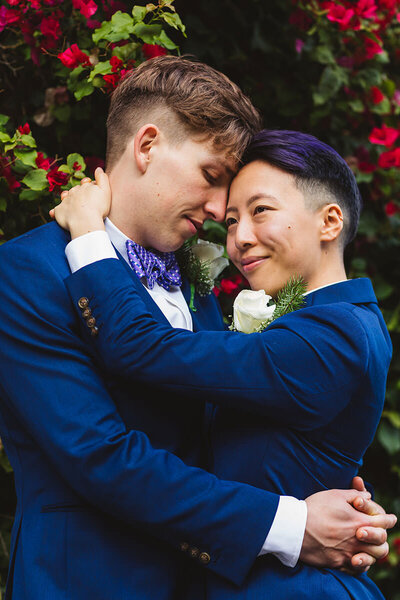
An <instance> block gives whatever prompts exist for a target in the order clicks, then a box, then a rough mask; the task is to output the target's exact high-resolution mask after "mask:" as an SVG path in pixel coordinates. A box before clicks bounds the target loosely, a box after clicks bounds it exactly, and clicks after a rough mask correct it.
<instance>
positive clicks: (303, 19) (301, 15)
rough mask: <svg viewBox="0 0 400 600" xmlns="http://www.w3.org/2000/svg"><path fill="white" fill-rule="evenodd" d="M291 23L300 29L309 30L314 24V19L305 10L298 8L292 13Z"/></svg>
mask: <svg viewBox="0 0 400 600" xmlns="http://www.w3.org/2000/svg"><path fill="white" fill-rule="evenodd" d="M289 23H290V25H293V27H295V28H296V29H298V30H299V31H308V30H309V29H310V27H311V25H312V19H311V18H310V17H309V16H308V14H307V13H306V12H305V11H304V10H302V9H301V8H298V9H296V10H295V11H294V12H292V14H291V15H290V17H289Z"/></svg>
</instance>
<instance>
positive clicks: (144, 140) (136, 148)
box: [133, 123, 160, 174]
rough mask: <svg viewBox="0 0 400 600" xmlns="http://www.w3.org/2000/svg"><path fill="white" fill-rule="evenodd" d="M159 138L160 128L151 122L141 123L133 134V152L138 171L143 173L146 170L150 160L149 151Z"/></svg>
mask: <svg viewBox="0 0 400 600" xmlns="http://www.w3.org/2000/svg"><path fill="white" fill-rule="evenodd" d="M159 139H160V130H159V129H158V127H157V125H153V124H152V123H147V124H146V125H143V126H142V127H141V128H140V129H139V131H138V132H137V134H136V135H135V139H134V145H133V153H134V158H135V162H136V165H137V167H138V169H139V171H140V173H142V174H144V173H145V172H146V171H147V167H148V166H149V163H150V160H151V154H152V152H151V151H152V149H153V148H154V146H155V144H157V143H158V142H159Z"/></svg>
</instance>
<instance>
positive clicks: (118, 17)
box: [92, 10, 134, 44]
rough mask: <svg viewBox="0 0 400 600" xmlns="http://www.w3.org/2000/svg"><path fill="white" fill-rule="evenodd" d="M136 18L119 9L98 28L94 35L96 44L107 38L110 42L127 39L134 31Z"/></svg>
mask: <svg viewBox="0 0 400 600" xmlns="http://www.w3.org/2000/svg"><path fill="white" fill-rule="evenodd" d="M133 29H134V20H133V18H132V17H131V16H130V15H128V13H123V12H121V11H120V10H118V11H117V12H116V13H114V14H113V16H112V17H111V21H104V22H103V23H102V24H101V27H99V28H98V29H96V30H95V31H94V33H93V35H92V39H93V41H94V43H95V44H97V43H98V42H99V41H100V40H107V41H108V42H119V41H120V40H127V39H129V37H130V36H131V34H132V33H133Z"/></svg>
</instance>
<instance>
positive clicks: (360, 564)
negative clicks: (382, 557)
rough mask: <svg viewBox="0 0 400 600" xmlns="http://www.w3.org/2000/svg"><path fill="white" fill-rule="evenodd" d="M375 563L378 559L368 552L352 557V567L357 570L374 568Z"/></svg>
mask: <svg viewBox="0 0 400 600" xmlns="http://www.w3.org/2000/svg"><path fill="white" fill-rule="evenodd" d="M375 563H376V558H374V557H373V556H371V555H370V554H367V553H366V552H360V553H359V554H355V555H354V556H352V557H351V566H352V567H353V568H354V569H357V570H361V571H364V570H365V569H366V568H367V569H369V568H370V567H372V565H373V564H375Z"/></svg>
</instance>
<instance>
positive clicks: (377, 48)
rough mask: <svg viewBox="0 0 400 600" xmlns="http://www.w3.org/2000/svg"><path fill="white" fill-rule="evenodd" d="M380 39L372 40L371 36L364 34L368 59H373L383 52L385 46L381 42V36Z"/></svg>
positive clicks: (365, 51)
mask: <svg viewBox="0 0 400 600" xmlns="http://www.w3.org/2000/svg"><path fill="white" fill-rule="evenodd" d="M378 40H379V41H375V40H372V39H371V38H369V37H367V36H364V53H365V58H366V59H367V60H371V59H372V58H374V56H376V55H377V54H381V53H382V52H383V48H382V46H381V44H380V43H379V42H382V40H381V39H380V38H378Z"/></svg>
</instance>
